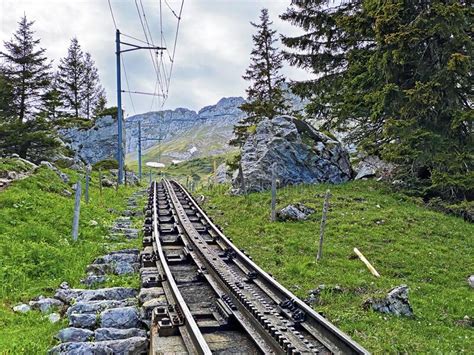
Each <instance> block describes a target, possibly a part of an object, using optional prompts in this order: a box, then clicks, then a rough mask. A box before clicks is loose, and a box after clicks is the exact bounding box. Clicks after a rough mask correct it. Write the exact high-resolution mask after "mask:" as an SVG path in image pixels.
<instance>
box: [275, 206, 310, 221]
mask: <svg viewBox="0 0 474 355" xmlns="http://www.w3.org/2000/svg"><path fill="white" fill-rule="evenodd" d="M277 219H278V220H279V221H288V220H290V221H302V220H305V219H306V215H305V214H304V213H303V212H301V211H300V210H299V209H297V208H296V207H295V206H293V205H289V206H286V207H285V208H282V209H281V210H279V211H277Z"/></svg>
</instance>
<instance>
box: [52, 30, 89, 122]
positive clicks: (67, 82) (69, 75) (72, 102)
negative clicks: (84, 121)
mask: <svg viewBox="0 0 474 355" xmlns="http://www.w3.org/2000/svg"><path fill="white" fill-rule="evenodd" d="M58 69H59V71H58V88H59V91H60V92H61V99H62V101H63V103H64V106H65V108H66V110H67V112H68V113H69V114H71V115H72V116H73V117H74V118H79V114H80V113H81V112H82V111H83V109H84V103H83V100H82V99H83V93H84V83H85V80H86V79H85V64H84V53H83V52H82V49H81V46H80V45H79V41H78V40H77V38H73V39H72V40H71V44H70V46H69V49H68V54H67V56H66V57H64V58H62V59H61V60H60V64H59V66H58Z"/></svg>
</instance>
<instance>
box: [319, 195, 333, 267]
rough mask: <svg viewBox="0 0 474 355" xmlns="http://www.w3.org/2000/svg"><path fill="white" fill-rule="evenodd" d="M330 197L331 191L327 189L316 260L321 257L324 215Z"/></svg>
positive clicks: (324, 226) (326, 211)
mask: <svg viewBox="0 0 474 355" xmlns="http://www.w3.org/2000/svg"><path fill="white" fill-rule="evenodd" d="M330 197H331V192H330V191H329V190H327V191H326V195H325V196H324V204H323V214H322V216H321V228H320V230H319V248H318V256H317V258H316V259H317V261H319V260H321V258H322V257H323V240H324V229H325V228H326V216H327V213H328V209H329V198H330Z"/></svg>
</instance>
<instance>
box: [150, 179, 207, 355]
mask: <svg viewBox="0 0 474 355" xmlns="http://www.w3.org/2000/svg"><path fill="white" fill-rule="evenodd" d="M156 185H157V183H156V182H153V234H154V236H155V243H154V245H156V250H155V251H156V252H157V253H158V257H159V260H160V262H161V266H162V267H163V271H164V272H165V276H166V282H168V284H169V286H170V289H171V292H172V294H173V298H174V301H175V302H176V304H177V305H178V306H179V307H180V309H181V312H182V314H183V316H184V318H185V321H184V326H185V327H186V330H187V331H188V333H189V335H190V337H191V340H192V342H193V345H194V347H195V348H194V349H188V350H189V353H190V354H194V353H198V354H206V355H210V354H212V352H211V349H210V348H209V345H208V344H207V342H206V340H205V339H204V336H203V335H202V333H201V330H200V329H199V327H198V325H197V323H196V321H195V320H194V318H193V315H192V314H191V311H190V310H189V307H188V306H187V304H186V302H185V300H184V298H183V296H182V295H181V292H180V291H179V289H178V286H177V285H176V282H175V280H174V277H173V274H172V273H171V270H170V268H169V266H168V263H167V262H166V257H165V254H164V252H163V248H162V247H161V243H160V237H159V232H158V204H157V191H156V190H157V189H156Z"/></svg>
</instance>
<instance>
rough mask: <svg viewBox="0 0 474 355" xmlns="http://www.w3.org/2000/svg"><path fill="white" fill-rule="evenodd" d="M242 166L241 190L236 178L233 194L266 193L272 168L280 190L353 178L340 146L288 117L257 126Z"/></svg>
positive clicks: (245, 148)
mask: <svg viewBox="0 0 474 355" xmlns="http://www.w3.org/2000/svg"><path fill="white" fill-rule="evenodd" d="M241 166H242V174H241V175H242V176H243V181H244V184H243V185H244V186H242V183H241V179H242V177H241V176H240V174H239V175H237V176H236V178H235V179H234V180H233V186H234V192H235V193H243V192H252V191H262V190H266V189H269V188H270V186H271V176H272V172H271V171H272V167H273V169H274V171H275V176H276V179H277V180H278V184H279V185H280V186H285V185H294V184H302V183H306V184H313V183H323V182H329V183H334V184H337V183H341V182H345V181H348V180H349V179H350V178H351V176H352V169H351V165H350V162H349V155H348V153H347V151H346V150H345V149H344V148H343V147H342V145H341V143H340V142H338V141H337V140H335V139H333V138H330V137H328V136H327V135H325V134H323V133H321V132H319V131H317V130H316V129H315V128H313V127H312V126H310V125H309V124H307V123H306V122H304V121H301V120H298V119H296V118H293V117H290V116H278V117H275V118H274V119H272V120H269V119H266V120H264V121H262V122H260V123H259V124H258V126H257V129H256V132H255V134H253V135H251V136H250V137H249V138H248V139H247V141H246V142H245V144H244V146H243V148H242V158H241ZM243 190H245V191H243Z"/></svg>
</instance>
